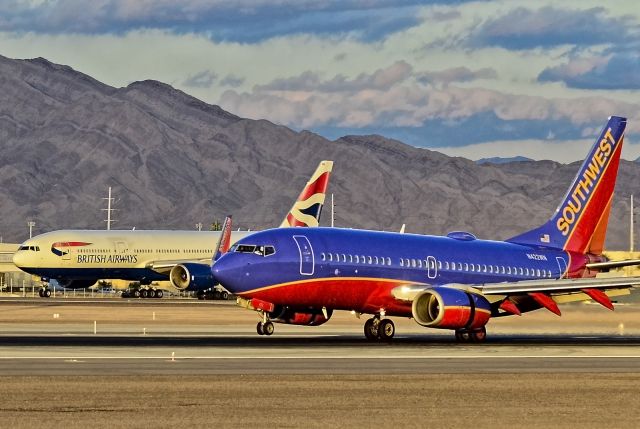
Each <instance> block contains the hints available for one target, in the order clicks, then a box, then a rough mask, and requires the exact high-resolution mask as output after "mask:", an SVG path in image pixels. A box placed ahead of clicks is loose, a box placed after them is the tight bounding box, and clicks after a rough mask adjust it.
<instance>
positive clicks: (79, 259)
mask: <svg viewBox="0 0 640 429" xmlns="http://www.w3.org/2000/svg"><path fill="white" fill-rule="evenodd" d="M247 234H249V232H240V231H238V232H233V233H232V236H231V241H232V242H235V241H236V240H238V239H240V238H242V237H244V236H246V235H247ZM219 237H220V232H219V231H144V230H139V231H136V230H111V231H104V230H60V231H53V232H48V233H45V234H41V235H38V236H36V237H33V238H30V239H29V240H27V241H25V242H24V243H23V244H22V245H21V246H20V249H19V250H18V251H17V252H16V253H15V255H14V257H13V262H14V264H15V265H16V266H17V267H18V268H20V269H22V270H23V271H26V272H28V273H30V274H33V275H39V276H41V277H44V278H51V279H85V280H90V279H95V280H98V279H123V280H138V281H141V282H147V281H155V280H167V279H168V271H167V270H166V266H171V265H172V264H177V263H183V262H201V263H207V262H210V261H211V258H212V256H213V251H214V248H215V246H216V244H217V242H218V239H219ZM163 267H164V268H163Z"/></svg>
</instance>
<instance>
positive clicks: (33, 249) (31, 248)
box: [18, 246, 40, 252]
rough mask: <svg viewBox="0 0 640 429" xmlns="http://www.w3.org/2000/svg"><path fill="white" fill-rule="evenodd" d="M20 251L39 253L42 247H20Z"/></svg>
mask: <svg viewBox="0 0 640 429" xmlns="http://www.w3.org/2000/svg"><path fill="white" fill-rule="evenodd" d="M20 250H28V251H30V252H39V251H40V246H20V247H19V248H18V251H20Z"/></svg>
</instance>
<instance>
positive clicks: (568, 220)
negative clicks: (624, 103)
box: [507, 116, 627, 254]
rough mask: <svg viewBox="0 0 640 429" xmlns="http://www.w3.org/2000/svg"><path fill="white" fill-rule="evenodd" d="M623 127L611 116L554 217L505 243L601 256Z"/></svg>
mask: <svg viewBox="0 0 640 429" xmlns="http://www.w3.org/2000/svg"><path fill="white" fill-rule="evenodd" d="M626 125H627V120H626V118H621V117H618V116H612V117H610V118H609V122H607V125H606V126H605V127H604V129H603V130H602V132H601V134H600V137H599V138H598V140H596V142H595V144H594V145H593V147H592V148H591V151H590V152H589V155H588V156H587V158H586V159H585V161H584V163H583V164H582V167H581V168H580V170H579V171H578V174H577V176H576V178H575V179H574V181H573V183H572V184H571V187H570V188H569V191H568V192H567V195H566V196H565V198H564V200H563V201H562V203H561V204H560V206H558V209H557V210H556V212H555V214H554V215H553V217H552V218H551V219H550V220H549V221H548V222H547V223H545V224H544V225H542V226H541V227H539V228H536V229H533V230H531V231H528V232H525V233H524V234H521V235H518V236H516V237H513V238H510V239H509V240H507V241H509V242H512V243H519V244H528V245H534V246H549V247H556V248H560V249H564V250H570V251H573V252H580V253H595V254H600V253H602V249H603V247H604V240H605V236H606V232H607V223H608V221H609V212H610V211H611V201H612V199H613V189H614V187H615V185H616V178H617V175H618V164H619V163H620V153H621V151H622V143H623V140H624V129H625V127H626Z"/></svg>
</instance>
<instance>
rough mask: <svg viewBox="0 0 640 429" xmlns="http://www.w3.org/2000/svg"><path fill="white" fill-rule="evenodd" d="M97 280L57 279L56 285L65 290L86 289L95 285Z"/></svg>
mask: <svg viewBox="0 0 640 429" xmlns="http://www.w3.org/2000/svg"><path fill="white" fill-rule="evenodd" d="M97 281H98V279H95V280H73V279H59V280H57V282H58V284H59V285H60V286H62V287H63V288H65V289H86V288H88V287H91V286H93V285H94V284H96V282H97Z"/></svg>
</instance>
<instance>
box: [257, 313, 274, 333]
mask: <svg viewBox="0 0 640 429" xmlns="http://www.w3.org/2000/svg"><path fill="white" fill-rule="evenodd" d="M260 313H261V315H262V320H261V321H260V322H258V324H257V325H256V332H257V333H258V335H266V336H269V335H273V332H274V331H275V330H276V327H275V326H273V322H272V321H271V320H269V315H268V314H267V313H265V312H264V311H260Z"/></svg>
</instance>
